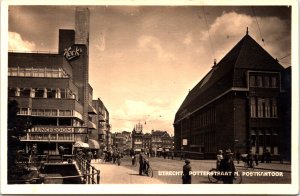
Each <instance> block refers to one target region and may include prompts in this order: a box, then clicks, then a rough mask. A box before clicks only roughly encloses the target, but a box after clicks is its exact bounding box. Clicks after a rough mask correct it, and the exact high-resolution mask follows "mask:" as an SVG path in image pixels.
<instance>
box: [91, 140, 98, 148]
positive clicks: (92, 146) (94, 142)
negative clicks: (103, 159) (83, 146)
mask: <svg viewBox="0 0 300 196" xmlns="http://www.w3.org/2000/svg"><path fill="white" fill-rule="evenodd" d="M89 146H90V148H91V149H100V145H99V142H97V141H96V140H93V139H89Z"/></svg>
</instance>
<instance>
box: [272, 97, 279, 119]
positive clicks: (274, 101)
mask: <svg viewBox="0 0 300 196" xmlns="http://www.w3.org/2000/svg"><path fill="white" fill-rule="evenodd" d="M277 116H278V115H277V100H276V98H273V99H272V117H277Z"/></svg>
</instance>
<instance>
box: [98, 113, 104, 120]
mask: <svg viewBox="0 0 300 196" xmlns="http://www.w3.org/2000/svg"><path fill="white" fill-rule="evenodd" d="M99 121H100V122H105V120H104V117H103V116H102V114H100V115H99Z"/></svg>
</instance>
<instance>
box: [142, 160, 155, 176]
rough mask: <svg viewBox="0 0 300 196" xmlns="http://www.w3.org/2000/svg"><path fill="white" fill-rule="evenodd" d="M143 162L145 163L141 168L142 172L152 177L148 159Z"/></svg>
mask: <svg viewBox="0 0 300 196" xmlns="http://www.w3.org/2000/svg"><path fill="white" fill-rule="evenodd" d="M145 164H146V165H145V166H144V168H143V173H144V174H146V175H147V176H149V177H151V178H152V177H153V170H152V168H151V166H150V164H149V161H147V162H146V163H145ZM146 168H147V169H146Z"/></svg>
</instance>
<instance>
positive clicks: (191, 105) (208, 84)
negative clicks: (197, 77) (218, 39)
mask: <svg viewBox="0 0 300 196" xmlns="http://www.w3.org/2000/svg"><path fill="white" fill-rule="evenodd" d="M247 70H260V71H266V70H272V71H282V70H283V67H282V66H281V65H280V64H279V63H278V62H277V61H276V59H274V58H273V57H272V56H271V55H270V54H268V53H267V52H266V51H265V50H264V49H263V48H262V47H261V46H260V45H259V44H258V43H257V42H256V41H255V40H254V39H253V38H252V37H250V36H249V35H248V34H246V35H245V36H244V37H243V38H242V39H241V40H240V41H239V42H238V43H237V44H236V45H235V46H234V47H233V48H232V49H231V50H230V51H229V52H228V53H227V54H226V55H225V56H224V57H223V59H221V61H220V62H219V63H218V64H216V65H214V66H213V67H212V69H211V70H210V71H209V72H208V73H207V74H206V76H205V77H204V78H203V79H202V80H201V81H200V82H199V83H198V84H197V85H196V86H195V87H194V88H193V89H192V90H191V91H190V92H189V93H188V95H187V96H186V98H185V100H184V101H183V103H182V105H181V106H180V108H179V110H178V111H177V113H176V116H175V123H176V121H177V120H179V119H180V118H182V117H183V116H184V115H186V114H187V113H189V112H193V111H194V110H196V109H197V108H199V107H201V106H203V105H205V104H206V103H208V102H209V101H211V100H212V99H214V98H215V97H217V96H219V95H221V94H222V93H224V92H225V91H227V90H229V89H230V88H232V87H246V81H245V72H246V71H247Z"/></svg>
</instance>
